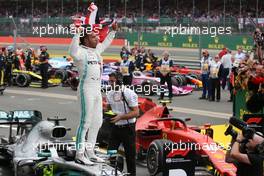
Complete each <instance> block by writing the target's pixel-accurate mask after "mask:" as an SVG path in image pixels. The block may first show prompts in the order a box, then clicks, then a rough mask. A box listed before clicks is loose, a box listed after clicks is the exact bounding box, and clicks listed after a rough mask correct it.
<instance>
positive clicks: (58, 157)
mask: <svg viewBox="0 0 264 176" xmlns="http://www.w3.org/2000/svg"><path fill="white" fill-rule="evenodd" d="M65 120H66V119H59V118H58V117H56V118H48V119H47V120H42V114H41V112H39V111H36V110H15V111H11V112H5V111H0V130H1V127H5V128H6V127H7V128H8V129H9V131H8V134H7V136H1V138H0V160H1V162H0V163H6V165H8V167H9V168H11V169H10V170H12V173H13V174H12V175H14V176H35V175H36V176H40V175H41V176H62V175H67V176H79V175H80V176H89V175H96V176H97V175H98V176H99V175H100V176H121V175H124V174H123V173H122V170H123V158H122V157H121V156H119V155H117V154H115V153H114V152H111V154H110V155H111V156H110V155H109V154H102V153H97V154H98V155H100V157H103V158H104V159H106V163H100V164H95V165H93V166H86V165H81V164H78V163H75V162H74V157H75V151H76V150H75V142H74V141H73V140H66V136H67V131H69V130H70V129H66V128H65V127H64V126H61V125H60V121H65ZM4 131H5V132H6V129H5V130H4ZM0 167H1V164H0Z"/></svg>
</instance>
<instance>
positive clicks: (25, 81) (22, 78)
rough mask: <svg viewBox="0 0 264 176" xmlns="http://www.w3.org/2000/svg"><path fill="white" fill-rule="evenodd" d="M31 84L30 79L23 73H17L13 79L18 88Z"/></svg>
mask: <svg viewBox="0 0 264 176" xmlns="http://www.w3.org/2000/svg"><path fill="white" fill-rule="evenodd" d="M30 82H31V77H30V76H29V75H27V74H24V73H19V74H18V75H17V76H16V78H15V83H16V85H17V86H19V87H27V86H29V84H30Z"/></svg>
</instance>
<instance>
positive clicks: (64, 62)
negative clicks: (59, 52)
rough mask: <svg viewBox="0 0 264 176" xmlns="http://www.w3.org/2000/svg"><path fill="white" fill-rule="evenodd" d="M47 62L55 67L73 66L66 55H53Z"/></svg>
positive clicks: (67, 67)
mask: <svg viewBox="0 0 264 176" xmlns="http://www.w3.org/2000/svg"><path fill="white" fill-rule="evenodd" d="M49 64H50V66H51V67H52V68H56V69H70V68H72V66H73V61H68V59H67V58H66V57H54V58H51V59H49Z"/></svg>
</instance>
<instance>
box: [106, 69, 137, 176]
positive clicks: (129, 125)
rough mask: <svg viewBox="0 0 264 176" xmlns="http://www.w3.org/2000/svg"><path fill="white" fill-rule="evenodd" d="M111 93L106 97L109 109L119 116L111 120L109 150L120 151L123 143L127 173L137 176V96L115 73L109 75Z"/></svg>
mask: <svg viewBox="0 0 264 176" xmlns="http://www.w3.org/2000/svg"><path fill="white" fill-rule="evenodd" d="M109 84H110V85H111V91H109V92H108V93H107V95H106V101H107V109H110V108H111V110H112V111H113V113H115V114H117V115H116V116H115V117H113V118H111V123H114V126H113V128H112V131H111V132H110V138H109V144H108V150H118V148H119V145H120V144H121V143H122V144H123V146H124V149H125V157H126V163H127V171H128V173H129V175H131V176H135V175H136V131H135V122H136V117H137V116H138V115H139V108H138V96H137V94H136V93H135V92H134V91H133V90H131V89H129V88H126V87H125V86H123V85H122V76H120V75H118V73H116V72H114V73H111V74H110V75H109Z"/></svg>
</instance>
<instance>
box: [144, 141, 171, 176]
mask: <svg viewBox="0 0 264 176" xmlns="http://www.w3.org/2000/svg"><path fill="white" fill-rule="evenodd" d="M165 144H166V146H168V145H170V146H172V145H173V143H172V141H170V140H166V139H156V140H154V141H153V142H152V143H151V144H150V146H149V148H148V152H147V158H146V160H147V168H148V171H149V174H150V175H151V176H155V175H157V174H159V173H160V172H162V171H163V170H164V169H165V165H166V162H165V160H166V153H165V152H164V146H165Z"/></svg>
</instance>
